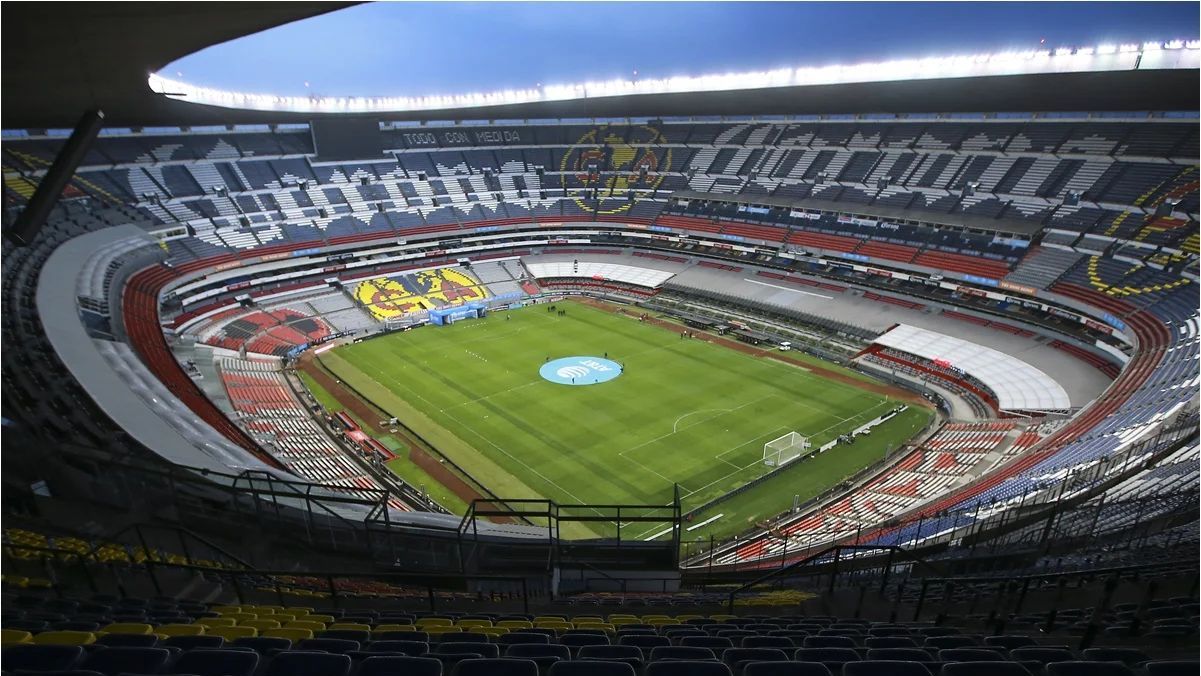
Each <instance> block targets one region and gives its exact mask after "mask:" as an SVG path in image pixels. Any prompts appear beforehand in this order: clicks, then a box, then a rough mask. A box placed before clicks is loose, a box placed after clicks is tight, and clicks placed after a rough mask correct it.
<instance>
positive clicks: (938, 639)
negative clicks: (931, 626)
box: [922, 634, 980, 650]
mask: <svg viewBox="0 0 1201 676" xmlns="http://www.w3.org/2000/svg"><path fill="white" fill-rule="evenodd" d="M978 645H980V643H979V641H977V640H976V639H974V638H972V637H971V636H962V635H958V634H948V635H946V636H927V637H926V640H925V641H923V642H922V647H923V648H933V649H935V650H948V649H951V648H974V647H976V646H978Z"/></svg>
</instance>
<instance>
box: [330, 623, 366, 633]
mask: <svg viewBox="0 0 1201 676" xmlns="http://www.w3.org/2000/svg"><path fill="white" fill-rule="evenodd" d="M326 629H345V630H348V631H371V625H369V624H361V623H358V622H334V623H333V624H331V625H329V626H328V627H326Z"/></svg>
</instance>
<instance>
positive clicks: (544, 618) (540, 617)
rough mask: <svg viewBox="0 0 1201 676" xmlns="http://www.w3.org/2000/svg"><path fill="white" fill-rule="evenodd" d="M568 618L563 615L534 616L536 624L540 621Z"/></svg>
mask: <svg viewBox="0 0 1201 676" xmlns="http://www.w3.org/2000/svg"><path fill="white" fill-rule="evenodd" d="M566 621H567V618H566V617H564V616H562V615H539V616H537V617H535V618H534V624H535V625H536V624H537V623H539V622H566Z"/></svg>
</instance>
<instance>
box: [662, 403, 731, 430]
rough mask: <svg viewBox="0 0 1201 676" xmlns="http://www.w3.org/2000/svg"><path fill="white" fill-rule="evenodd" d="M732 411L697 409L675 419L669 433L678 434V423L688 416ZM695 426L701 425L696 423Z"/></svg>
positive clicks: (724, 409) (725, 409)
mask: <svg viewBox="0 0 1201 676" xmlns="http://www.w3.org/2000/svg"><path fill="white" fill-rule="evenodd" d="M732 410H733V409H729V408H701V409H697V410H695V411H693V412H691V413H685V414H684V415H682V416H680V417H679V418H676V421H675V422H674V423H672V426H671V433H672V434H675V433H676V432H679V431H680V429H679V428H680V421H681V420H683V419H684V418H687V417H688V416H690V415H696V414H697V413H708V412H712V411H719V412H721V413H729V412H730V411H732ZM697 424H698V425H699V424H701V423H697Z"/></svg>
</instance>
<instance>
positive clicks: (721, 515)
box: [684, 512, 725, 532]
mask: <svg viewBox="0 0 1201 676" xmlns="http://www.w3.org/2000/svg"><path fill="white" fill-rule="evenodd" d="M723 516H725V513H724V512H723V513H721V514H718V515H717V516H713V517H709V518H708V519H705V520H704V521H702V522H700V523H698V524H697V525H695V526H689V527H688V528H685V529H684V530H686V531H688V532H692V531H694V530H696V529H697V528H700V527H701V526H708V525H709V524H711V523H713V522H714V521H717V520H718V519H720V518H721V517H723Z"/></svg>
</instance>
